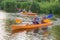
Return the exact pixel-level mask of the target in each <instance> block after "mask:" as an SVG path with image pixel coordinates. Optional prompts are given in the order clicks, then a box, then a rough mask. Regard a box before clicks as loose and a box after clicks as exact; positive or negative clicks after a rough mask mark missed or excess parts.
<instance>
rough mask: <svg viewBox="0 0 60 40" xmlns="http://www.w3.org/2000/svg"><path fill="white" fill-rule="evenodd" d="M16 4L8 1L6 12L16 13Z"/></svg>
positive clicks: (5, 6)
mask: <svg viewBox="0 0 60 40" xmlns="http://www.w3.org/2000/svg"><path fill="white" fill-rule="evenodd" d="M16 6H17V5H16V2H8V1H6V2H5V4H4V10H5V11H7V12H16Z"/></svg>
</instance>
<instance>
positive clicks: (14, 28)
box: [11, 22, 52, 33]
mask: <svg viewBox="0 0 60 40" xmlns="http://www.w3.org/2000/svg"><path fill="white" fill-rule="evenodd" d="M51 24H52V22H47V23H43V24H31V25H29V24H26V25H23V24H21V25H11V28H12V33H17V32H23V31H31V30H34V29H36V28H42V27H47V26H49V25H51Z"/></svg>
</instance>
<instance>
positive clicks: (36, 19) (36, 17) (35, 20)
mask: <svg viewBox="0 0 60 40" xmlns="http://www.w3.org/2000/svg"><path fill="white" fill-rule="evenodd" d="M33 24H39V18H38V16H37V15H36V16H35V17H34V18H33Z"/></svg>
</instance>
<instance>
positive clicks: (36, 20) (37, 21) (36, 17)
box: [33, 15, 40, 33]
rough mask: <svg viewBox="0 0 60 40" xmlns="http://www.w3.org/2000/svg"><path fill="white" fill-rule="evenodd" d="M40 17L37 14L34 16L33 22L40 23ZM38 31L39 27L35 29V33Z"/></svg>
mask: <svg viewBox="0 0 60 40" xmlns="http://www.w3.org/2000/svg"><path fill="white" fill-rule="evenodd" d="M39 21H40V20H39V18H38V16H37V15H36V16H35V17H34V19H33V24H39ZM38 31H39V29H38V28H36V29H35V30H34V33H38Z"/></svg>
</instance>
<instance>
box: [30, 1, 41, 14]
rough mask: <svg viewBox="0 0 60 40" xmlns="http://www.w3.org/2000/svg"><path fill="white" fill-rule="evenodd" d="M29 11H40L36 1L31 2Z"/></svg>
mask: <svg viewBox="0 0 60 40" xmlns="http://www.w3.org/2000/svg"><path fill="white" fill-rule="evenodd" d="M31 11H32V12H34V13H40V6H39V4H38V3H36V2H33V4H32V5H31Z"/></svg>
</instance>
